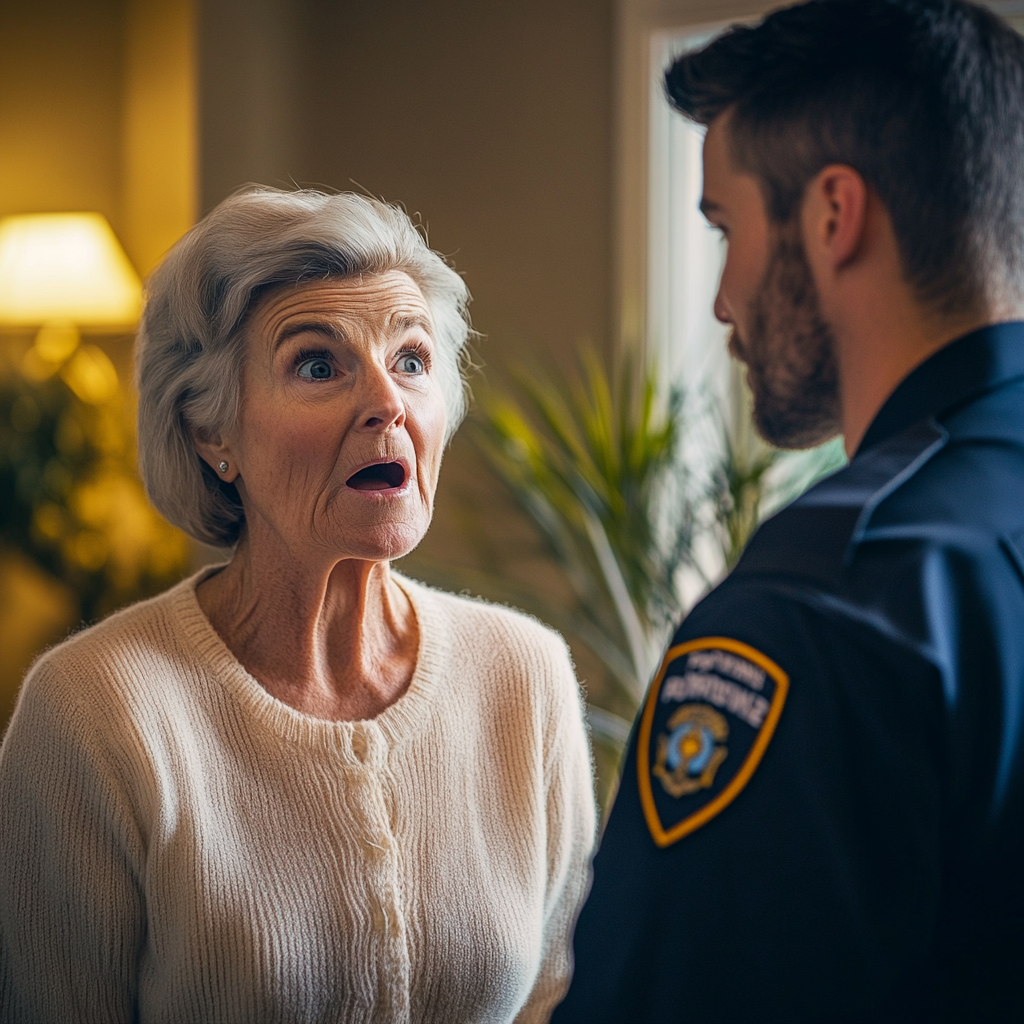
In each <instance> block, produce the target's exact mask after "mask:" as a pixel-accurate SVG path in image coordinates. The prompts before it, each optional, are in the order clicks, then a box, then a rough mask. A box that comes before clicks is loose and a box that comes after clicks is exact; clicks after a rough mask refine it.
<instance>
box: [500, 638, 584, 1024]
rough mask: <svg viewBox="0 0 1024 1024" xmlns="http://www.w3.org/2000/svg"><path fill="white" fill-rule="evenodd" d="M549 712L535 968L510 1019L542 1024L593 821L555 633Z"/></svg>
mask: <svg viewBox="0 0 1024 1024" xmlns="http://www.w3.org/2000/svg"><path fill="white" fill-rule="evenodd" d="M551 669H552V675H553V676H554V679H555V683H556V685H555V688H554V689H555V692H556V693H557V694H558V696H559V698H560V699H559V700H558V701H557V703H556V713H555V714H554V715H553V716H552V720H551V721H550V722H549V723H548V730H547V736H546V748H547V758H546V763H545V770H544V779H545V786H546V807H547V851H548V877H547V886H546V892H545V897H544V927H543V946H542V953H541V969H540V973H539V974H538V977H537V981H536V984H535V985H534V988H533V991H532V992H531V993H530V998H529V1000H528V1001H527V1003H526V1006H524V1007H523V1009H522V1011H521V1012H520V1013H519V1015H518V1016H517V1018H516V1022H517V1024H543V1022H544V1021H546V1020H547V1019H548V1017H550V1016H551V1013H552V1011H553V1010H554V1008H555V1007H556V1006H557V1005H558V1003H559V1002H561V1000H562V997H563V996H564V995H565V993H566V991H567V990H568V987H569V980H570V977H571V974H572V955H571V949H572V932H573V928H574V927H575V924H576V917H577V914H578V912H579V909H580V906H581V905H582V902H583V899H584V897H585V896H586V890H587V883H588V879H589V867H590V857H591V854H592V852H593V848H594V842H595V832H596V828H597V819H596V814H595V809H594V779H593V771H592V766H591V760H590V745H589V742H588V740H587V736H586V733H585V731H584V727H583V708H582V705H581V699H580V690H579V686H578V684H577V682H576V676H575V673H574V672H573V670H572V663H571V661H570V658H569V652H568V650H567V649H566V648H565V645H564V644H562V643H561V641H560V638H559V640H558V643H557V644H556V645H555V649H554V651H553V657H552V663H551Z"/></svg>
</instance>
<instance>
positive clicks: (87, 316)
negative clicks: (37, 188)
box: [0, 213, 142, 329]
mask: <svg viewBox="0 0 1024 1024" xmlns="http://www.w3.org/2000/svg"><path fill="white" fill-rule="evenodd" d="M141 306H142V286H141V284H140V282H139V276H138V274H136V273H135V269H134V268H133V267H132V265H131V263H130V262H129V260H128V257H127V256H126V255H125V252H124V250H123V249H122V248H121V245H120V243H119V242H118V240H117V237H116V236H115V234H114V232H113V230H112V228H111V227H110V225H109V224H108V223H107V221H106V218H104V217H103V216H102V215H101V214H99V213H41V214H30V215H21V216H14V217H5V218H4V219H3V220H0V327H5V328H17V327H39V326H41V325H44V324H50V323H55V322H59V321H65V322H70V323H72V324H74V325H75V326H77V327H92V328H106V329H117V328H130V327H133V326H134V325H135V323H136V322H137V321H138V318H139V311H140V309H141Z"/></svg>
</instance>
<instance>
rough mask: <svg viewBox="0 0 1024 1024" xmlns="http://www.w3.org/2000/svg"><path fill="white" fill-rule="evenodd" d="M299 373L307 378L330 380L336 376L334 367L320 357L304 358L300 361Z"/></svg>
mask: <svg viewBox="0 0 1024 1024" xmlns="http://www.w3.org/2000/svg"><path fill="white" fill-rule="evenodd" d="M298 374H299V376H300V377H302V378H303V379H305V380H328V379H330V378H331V377H333V376H334V368H333V367H332V366H331V364H330V363H329V362H328V361H327V360H326V359H322V358H320V357H317V358H316V359H304V360H303V361H302V362H301V363H299V368H298Z"/></svg>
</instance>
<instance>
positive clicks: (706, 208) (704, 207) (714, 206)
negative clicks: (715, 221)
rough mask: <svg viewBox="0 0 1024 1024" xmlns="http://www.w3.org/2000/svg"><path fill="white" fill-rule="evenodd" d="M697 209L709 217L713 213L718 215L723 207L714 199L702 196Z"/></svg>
mask: <svg viewBox="0 0 1024 1024" xmlns="http://www.w3.org/2000/svg"><path fill="white" fill-rule="evenodd" d="M697 209H698V210H700V212H701V213H703V214H704V216H705V217H707V216H709V215H710V214H712V213H718V212H719V211H720V210H721V209H722V207H721V206H720V205H719V204H718V203H716V202H715V201H714V200H713V199H708V197H707V196H701V197H700V202H699V203H698V204H697Z"/></svg>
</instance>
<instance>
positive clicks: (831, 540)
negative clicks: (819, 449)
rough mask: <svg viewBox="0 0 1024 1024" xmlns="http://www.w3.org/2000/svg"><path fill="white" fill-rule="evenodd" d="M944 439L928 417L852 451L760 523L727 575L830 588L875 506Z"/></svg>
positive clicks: (863, 533)
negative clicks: (855, 453) (829, 472)
mask: <svg viewBox="0 0 1024 1024" xmlns="http://www.w3.org/2000/svg"><path fill="white" fill-rule="evenodd" d="M948 440H949V434H948V432H947V431H946V430H945V429H944V428H943V427H942V426H940V425H939V424H938V423H936V422H935V421H934V420H932V419H928V420H923V421H921V422H919V423H916V424H914V425H913V426H911V427H909V428H907V429H906V430H903V431H900V432H899V433H898V434H895V435H894V436H892V437H890V438H888V439H886V440H885V441H883V442H882V443H881V444H879V445H877V446H875V447H874V448H873V449H871V450H870V451H868V452H865V453H863V454H860V455H858V456H857V457H856V458H854V460H853V461H852V462H851V463H850V464H849V465H848V466H846V467H845V468H844V469H842V470H840V471H839V472H837V473H835V474H833V475H832V476H830V477H828V478H827V479H825V480H823V481H821V482H820V483H819V484H817V485H816V486H814V487H812V488H811V489H810V490H809V491H807V492H806V493H805V494H803V495H801V497H799V498H798V499H797V500H796V501H794V502H793V503H792V504H791V505H788V506H787V507H786V508H784V509H783V510H782V511H781V512H779V513H777V514H776V515H775V516H773V517H772V518H771V519H769V520H767V521H766V522H764V523H762V525H761V526H760V528H759V529H758V531H757V532H756V533H755V535H754V537H753V538H752V539H751V541H750V544H749V545H748V546H747V549H746V551H745V552H744V553H743V557H742V558H741V559H740V562H739V564H738V565H737V566H736V569H735V570H734V572H733V574H732V577H731V578H733V579H736V580H740V579H746V578H748V577H762V578H763V577H766V576H767V577H775V578H786V579H789V580H800V581H803V582H804V583H805V584H807V585H812V586H817V587H821V588H825V589H834V588H835V587H837V586H838V585H839V582H840V580H841V578H842V576H843V574H844V572H845V571H846V570H847V569H848V568H849V566H850V563H851V561H852V559H853V558H854V557H855V554H856V551H857V548H858V546H859V544H860V543H861V542H862V541H863V540H864V537H865V536H866V534H867V531H868V528H869V525H870V523H871V520H872V518H873V516H874V514H875V513H876V511H877V510H878V509H879V508H880V507H881V506H882V504H883V503H884V502H886V501H887V499H889V498H891V497H892V496H893V495H894V494H896V493H897V492H898V491H900V490H902V489H904V488H905V487H906V486H907V485H908V484H909V483H910V482H911V481H912V480H913V478H914V477H915V476H917V475H918V474H919V472H920V471H921V470H922V468H923V467H924V466H926V465H927V464H928V463H929V462H930V461H932V460H933V459H934V458H935V456H936V455H937V454H938V453H939V452H940V451H941V450H942V449H943V448H944V447H945V446H946V444H947V442H948Z"/></svg>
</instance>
